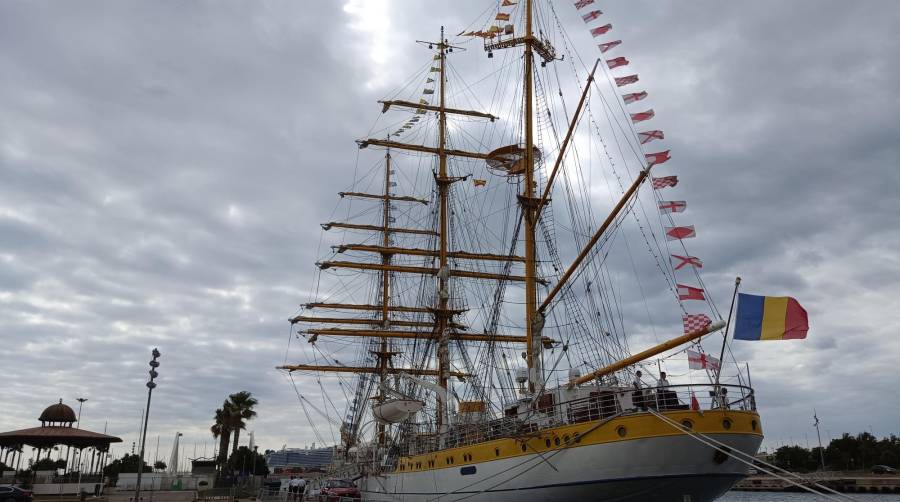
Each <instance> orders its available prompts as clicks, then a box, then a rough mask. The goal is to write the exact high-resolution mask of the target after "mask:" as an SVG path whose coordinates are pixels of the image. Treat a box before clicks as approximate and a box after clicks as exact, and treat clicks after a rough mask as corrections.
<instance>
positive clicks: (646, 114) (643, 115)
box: [631, 109, 656, 124]
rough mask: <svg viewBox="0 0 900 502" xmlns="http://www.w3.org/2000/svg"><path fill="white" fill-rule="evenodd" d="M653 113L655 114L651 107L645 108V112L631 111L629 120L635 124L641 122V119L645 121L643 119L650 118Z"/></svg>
mask: <svg viewBox="0 0 900 502" xmlns="http://www.w3.org/2000/svg"><path fill="white" fill-rule="evenodd" d="M655 115H656V113H655V112H654V111H653V109H650V110H647V111H645V112H638V113H632V114H631V121H632V122H634V123H635V124H637V123H638V122H643V121H645V120H650V119H652V118H653V117H654V116H655Z"/></svg>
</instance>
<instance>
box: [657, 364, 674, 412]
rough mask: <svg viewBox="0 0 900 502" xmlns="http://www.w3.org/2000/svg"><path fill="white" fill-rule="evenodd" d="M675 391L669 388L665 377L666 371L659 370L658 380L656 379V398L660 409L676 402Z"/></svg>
mask: <svg viewBox="0 0 900 502" xmlns="http://www.w3.org/2000/svg"><path fill="white" fill-rule="evenodd" d="M674 394H675V393H674V392H672V391H671V390H669V380H667V379H666V372H665V371H660V372H659V380H657V381H656V399H657V401H658V402H659V407H660V408H661V409H664V410H665V409H668V408H670V407H672V406H674V405H676V404H678V398H677V397H676V396H675V395H674Z"/></svg>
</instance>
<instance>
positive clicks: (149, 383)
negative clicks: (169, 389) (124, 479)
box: [134, 348, 160, 502]
mask: <svg viewBox="0 0 900 502" xmlns="http://www.w3.org/2000/svg"><path fill="white" fill-rule="evenodd" d="M151 354H152V355H153V359H151V360H150V380H148V381H147V409H146V411H144V427H143V429H144V430H143V431H142V432H141V457H140V459H138V475H137V486H135V488H134V502H140V500H141V475H143V474H144V445H145V444H146V443H147V422H149V420H148V419H149V418H150V398H151V397H153V389H154V388H156V383H155V382H154V381H153V380H154V379H155V378H156V377H158V376H159V373H157V372H156V368H159V361H157V359H158V358H159V356H160V353H159V350H158V349H156V348H154V349H153V352H151Z"/></svg>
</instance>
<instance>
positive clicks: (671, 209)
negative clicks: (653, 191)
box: [659, 200, 687, 214]
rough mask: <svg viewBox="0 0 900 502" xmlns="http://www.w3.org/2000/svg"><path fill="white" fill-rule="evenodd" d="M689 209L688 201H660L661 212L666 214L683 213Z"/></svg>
mask: <svg viewBox="0 0 900 502" xmlns="http://www.w3.org/2000/svg"><path fill="white" fill-rule="evenodd" d="M685 209H687V201H683V200H661V201H659V212H660V213H662V214H666V213H683V212H684V210H685Z"/></svg>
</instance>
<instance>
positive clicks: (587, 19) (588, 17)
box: [581, 10, 603, 23]
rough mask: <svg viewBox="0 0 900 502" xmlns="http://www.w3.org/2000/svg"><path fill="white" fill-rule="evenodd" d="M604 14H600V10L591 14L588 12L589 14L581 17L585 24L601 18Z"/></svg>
mask: <svg viewBox="0 0 900 502" xmlns="http://www.w3.org/2000/svg"><path fill="white" fill-rule="evenodd" d="M602 14H603V12H600V11H599V10H592V11H591V12H588V13H587V14H585V15H583V16H581V19H584V22H585V23H589V22H591V21H593V20H594V19H597V18H598V17H600V16H601V15H602Z"/></svg>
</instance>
